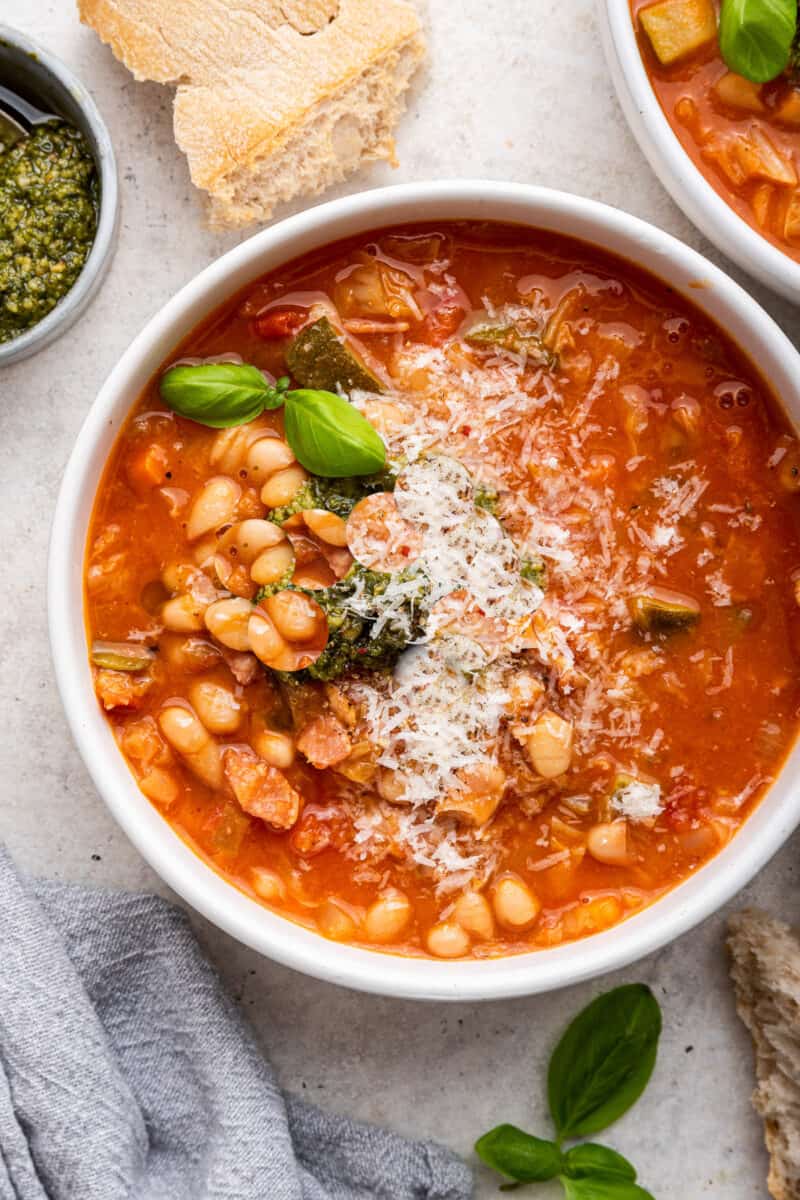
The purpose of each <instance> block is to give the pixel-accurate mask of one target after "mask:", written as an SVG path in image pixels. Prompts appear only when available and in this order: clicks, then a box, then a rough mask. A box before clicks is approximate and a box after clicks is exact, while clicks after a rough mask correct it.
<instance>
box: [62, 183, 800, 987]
mask: <svg viewBox="0 0 800 1200" xmlns="http://www.w3.org/2000/svg"><path fill="white" fill-rule="evenodd" d="M448 217H449V218H450V219H459V218H462V219H478V220H481V219H484V220H495V221H500V222H511V223H514V222H516V223H518V224H527V225H529V226H532V227H537V228H543V229H548V228H549V229H552V230H554V231H556V230H559V231H563V232H564V233H565V234H567V235H570V236H573V237H576V238H578V239H582V240H584V241H587V242H590V243H594V244H595V245H600V246H602V247H603V248H605V249H607V250H609V249H610V250H611V251H612V253H614V252H615V253H618V254H619V255H620V257H622V258H623V259H628V260H629V261H632V262H636V263H639V262H641V257H642V256H644V257H645V259H646V262H645V263H644V264H643V265H644V267H645V269H646V270H650V272H651V273H653V274H655V275H656V276H658V277H660V278H662V279H664V281H665V282H667V283H669V284H670V285H671V286H672V287H673V288H676V289H677V290H678V292H679V294H681V295H684V296H686V297H687V298H688V299H690V300H691V301H692V302H693V303H694V304H695V305H699V306H700V307H701V309H703V310H704V311H705V312H707V313H709V315H710V316H711V319H712V320H716V321H717V322H718V323H720V324H722V325H723V327H724V328H726V329H727V331H728V333H729V335H730V336H731V337H734V338H735V340H736V341H738V342H739V343H740V344H742V342H743V341H744V339H745V334H746V335H747V345H748V347H749V348H750V350H751V351H752V357H753V358H755V360H756V361H758V362H759V363H761V364H762V370H767V371H769V373H770V377H771V379H772V380H773V386H774V390H775V391H776V393H777V394H778V395H779V396H780V397H781V399H782V402H783V405H784V408H786V409H787V410H788V411H789V415H790V418H791V419H793V420H794V422H795V424H797V425H800V369H798V368H800V355H798V352H797V350H796V349H795V348H794V347H793V346H792V344H791V343H790V342H789V340H788V338H787V337H786V336H785V334H784V333H783V332H782V331H781V330H780V329H779V328H778V326H777V325H776V324H775V322H774V321H773V320H772V318H771V317H769V316H768V315H767V313H766V312H764V310H763V309H762V308H761V307H760V306H759V305H758V304H757V303H756V302H755V301H754V300H753V299H752V298H751V297H750V296H749V295H748V294H747V292H745V291H744V289H743V288H741V287H740V286H739V285H738V284H737V283H735V282H734V281H733V280H731V279H730V278H729V277H728V276H726V275H725V274H724V273H723V272H722V271H721V270H720V269H719V268H718V267H716V266H714V265H713V264H712V263H710V262H708V261H707V260H706V259H704V258H703V257H702V256H701V255H700V254H698V253H697V251H695V250H693V249H691V248H690V247H688V246H686V245H684V244H683V243H682V242H680V241H678V240H677V239H676V238H674V237H672V236H671V235H670V234H667V233H664V232H662V231H661V230H659V229H657V228H656V227H654V226H652V225H648V224H647V223H646V222H644V221H641V220H640V219H639V218H637V217H633V216H630V215H628V214H627V213H623V212H621V211H620V210H618V209H614V208H610V207H609V206H607V205H604V204H601V203H599V202H598V201H595V200H589V199H584V198H582V197H579V196H574V195H571V194H569V193H565V192H557V191H552V190H550V189H547V188H541V187H534V186H530V185H525V184H515V183H501V182H496V181H492V182H486V181H482V180H452V181H450V180H445V181H440V182H435V183H416V184H400V185H397V186H394V187H390V188H382V189H377V190H373V191H369V192H362V193H358V194H356V195H353V196H348V197H344V198H343V199H339V200H333V201H330V202H328V203H326V204H322V205H319V206H317V207H315V208H311V209H308V210H306V211H304V212H302V213H300V214H298V215H296V216H293V217H289V218H287V219H286V220H284V221H282V222H280V223H278V224H276V225H273V226H271V227H270V228H267V229H265V230H263V231H262V232H260V233H257V234H255V235H254V236H253V237H252V238H250V239H248V240H247V241H245V242H243V243H241V244H240V245H238V246H236V247H235V248H234V249H232V250H229V251H228V252H227V253H226V254H224V255H223V256H222V257H220V258H218V259H217V260H215V261H214V262H212V263H211V264H210V265H209V266H207V267H206V268H205V269H204V270H202V271H201V272H200V273H199V274H198V275H196V276H195V277H194V278H193V279H191V280H190V281H189V282H188V283H186V284H185V285H184V286H183V287H182V288H181V289H180V290H179V291H178V292H177V293H176V294H175V295H174V296H173V297H172V298H171V299H170V300H168V301H167V303H166V304H165V305H164V306H163V308H162V309H161V310H160V311H159V312H158V313H156V314H155V316H153V317H152V318H151V319H150V320H149V321H148V323H147V324H146V325H145V327H144V329H143V330H142V331H141V332H140V333H139V334H138V336H137V337H136V338H135V339H134V340H133V342H132V343H131V345H130V346H129V348H128V349H127V350H126V351H125V353H124V354H123V355H122V357H121V359H120V360H119V362H118V363H117V364H116V366H115V367H114V368H113V369H112V371H111V373H110V374H109V376H108V378H107V379H106V381H105V383H104V384H103V386H102V388H101V390H100V392H99V394H98V396H97V398H96V399H95V401H94V403H93V404H92V406H91V408H90V409H89V412H88V414H87V416H86V419H85V422H84V425H83V427H82V429H81V430H80V433H79V435H78V438H77V440H76V442H75V445H74V448H73V451H72V454H71V456H70V459H69V462H68V463H67V466H66V469H65V472H64V476H63V480H62V484H61V489H60V492H59V496H58V501H57V505H56V510H55V515H54V519H53V524H52V530H51V539H50V548H49V559H48V583H47V603H48V624H49V633H50V645H51V654H52V657H53V663H54V670H55V676H56V680H57V684H58V688H59V692H60V694H61V698H62V702H63V705H64V709H65V713H66V716H67V721H68V723H69V726H70V729H71V731H72V734H73V737H74V739H75V742H76V744H77V747H78V750H79V752H80V754H81V757H82V758H83V761H84V763H85V764H86V766H87V768H88V770H89V773H90V775H91V777H92V779H93V781H94V783H95V786H96V787H97V789H98V791H99V793H100V795H101V796H102V798H103V799H104V801H105V803H106V805H107V806H108V808H109V809H110V811H111V813H112V815H113V816H114V817H115V818H116V820H117V822H118V823H119V824H120V825H121V827H122V828H123V829H124V831H125V832H126V833H127V835H128V837H129V838H130V839H131V841H132V842H133V844H134V845H135V846H136V847H137V849H138V850H139V852H140V853H141V854H142V856H143V857H144V858H145V859H146V861H147V862H149V864H150V866H151V867H152V868H153V869H154V870H155V871H156V873H157V874H158V875H160V876H161V878H162V879H163V880H164V881H165V882H166V883H167V884H168V885H169V886H170V887H171V888H172V889H173V890H174V891H175V892H177V893H178V894H179V895H180V896H182V897H183V899H184V900H185V901H186V902H187V903H188V904H189V905H190V906H192V907H193V908H195V909H196V910H197V911H198V912H200V913H201V914H202V915H203V916H204V917H206V918H207V919H208V920H209V921H211V922H212V923H214V924H215V925H217V926H218V927H219V928H221V929H223V930H224V931H225V932H227V933H229V934H231V935H232V936H233V937H235V938H237V939H238V940H239V941H240V942H242V943H244V944H245V945H247V946H249V947H251V948H252V949H254V950H256V951H258V952H259V953H262V954H264V955H266V956H267V957H270V958H273V959H275V960H276V961H278V962H280V963H282V964H284V965H285V966H289V967H292V968H294V969H295V970H299V971H302V972H304V973H305V974H308V975H311V976H314V977H316V978H318V979H321V980H325V981H328V982H332V983H336V984H340V985H343V986H347V987H350V988H353V989H356V990H360V991H365V992H373V993H378V994H382V995H389V996H394V997H399V998H406V999H427V1000H455V1001H465V1000H484V999H501V998H506V997H512V996H522V995H531V994H534V993H537V992H544V991H548V990H551V989H554V988H558V987H564V986H567V985H569V984H574V983H577V982H580V981H583V980H586V979H589V978H593V977H595V976H598V975H602V974H605V973H607V972H609V971H613V970H617V969H619V968H621V967H624V966H626V965H628V964H629V963H631V962H633V961H635V960H636V959H639V958H641V957H643V956H644V955H646V954H649V953H651V952H652V951H654V950H657V949H659V948H660V947H662V946H664V945H665V944H666V943H667V942H669V941H671V940H673V939H674V938H675V937H677V936H679V935H680V934H682V933H684V932H686V931H687V930H688V929H690V928H691V927H692V926H693V925H695V924H697V923H698V922H699V921H701V920H703V919H704V918H705V917H707V916H709V915H710V914H711V913H712V912H714V911H715V910H716V909H717V908H719V907H720V906H721V905H722V904H723V903H725V902H726V901H727V900H728V899H730V897H731V896H732V895H733V894H734V893H735V892H736V891H737V890H738V889H739V888H741V887H743V886H744V884H745V883H747V882H748V881H749V880H750V879H751V878H752V877H753V875H754V874H755V873H756V872H757V871H758V870H759V869H760V868H761V867H762V866H763V865H764V863H766V862H767V861H768V859H769V858H770V857H771V856H772V855H773V854H774V853H775V851H776V850H777V849H778V848H779V847H780V846H781V845H782V844H783V842H784V841H785V840H786V839H787V838H788V836H789V835H790V833H791V832H792V830H793V829H794V828H795V826H796V825H797V824H798V822H799V821H800V788H795V789H793V788H792V779H793V778H794V777H797V776H798V773H800V746H798V745H797V744H796V745H795V749H794V750H793V751H792V753H791V754H790V756H789V760H788V761H787V763H786V764H785V765H784V767H783V769H782V771H781V772H780V774H779V776H778V779H777V780H776V782H775V783H774V784H773V786H772V787H771V789H770V791H769V793H768V794H767V796H765V798H764V799H763V800H762V801H761V803H760V805H759V806H758V808H757V809H756V810H755V811H754V812H753V813H752V814H751V816H750V817H749V818H748V820H747V822H746V827H747V830H748V836H747V838H746V839H744V838H742V837H734V838H733V839H732V841H731V842H730V843H729V845H728V846H727V847H725V848H724V849H723V850H722V851H720V853H719V854H718V855H717V856H716V857H715V858H714V859H712V860H711V862H710V863H709V864H707V865H706V866H705V867H703V868H701V869H700V870H699V871H698V872H696V873H695V874H694V875H692V876H690V877H689V879H687V880H686V881H684V882H683V883H682V884H679V885H678V886H677V887H675V888H673V889H672V890H671V891H670V892H669V893H667V895H665V896H664V897H663V898H661V899H660V900H658V901H656V902H655V903H654V904H652V905H650V906H649V907H648V908H647V909H645V910H643V911H642V912H640V913H637V914H635V915H633V916H630V917H628V918H627V919H626V920H625V921H623V922H622V923H621V924H619V925H617V926H615V927H613V928H612V929H611V930H608V931H606V932H604V933H599V934H595V935H593V936H592V937H590V938H588V939H585V940H583V941H580V942H574V943H569V944H567V945H565V946H558V947H552V948H549V949H545V950H538V951H534V952H531V953H524V954H519V955H512V956H506V957H501V958H497V959H487V960H483V961H480V962H476V961H472V960H470V961H465V960H460V961H454V962H440V961H436V960H430V959H423V958H413V957H405V956H399V955H392V954H386V953H381V952H376V951H374V950H367V949H360V948H357V947H353V946H348V945H345V944H342V943H335V942H331V941H328V940H326V939H325V938H324V937H322V936H321V935H319V934H316V933H312V932H311V931H310V930H307V929H305V928H303V927H302V926H299V925H297V924H295V923H293V922H291V921H289V920H288V919H287V918H284V917H281V916H278V915H277V914H275V913H272V912H271V911H270V910H268V909H266V908H264V907H263V906H262V905H260V904H258V903H257V902H256V901H254V900H252V899H251V898H250V897H248V896H246V895H245V894H244V893H243V892H240V891H238V890H237V889H236V888H235V887H234V886H233V885H231V884H230V883H228V882H226V881H225V880H224V879H223V878H222V876H220V875H218V874H217V873H216V871H215V870H214V869H213V868H212V867H211V866H210V865H208V864H207V863H206V862H205V861H204V860H202V859H201V858H200V857H199V856H198V855H197V854H196V853H195V852H194V851H193V850H192V849H190V847H189V846H188V845H187V844H186V843H185V842H184V841H183V840H182V839H181V838H180V836H179V835H178V834H177V833H175V831H174V830H173V829H172V827H171V826H170V825H169V824H168V822H167V821H166V819H165V818H163V817H162V816H161V814H160V813H159V812H158V811H157V810H156V809H155V807H154V806H153V805H152V804H151V803H150V801H148V800H147V799H146V797H145V796H144V795H143V794H142V793H141V792H140V791H139V789H138V787H137V786H136V784H135V782H134V779H133V775H132V773H131V772H130V769H129V768H128V766H127V763H126V762H125V760H124V759H123V757H122V754H121V752H120V751H119V748H118V747H117V745H116V742H115V740H114V737H113V734H112V732H111V729H110V726H109V724H108V722H107V721H106V720H105V718H104V716H103V715H102V714H101V712H100V708H99V706H98V704H97V702H96V699H95V695H94V691H93V689H92V686H91V676H90V671H89V664H88V654H87V645H86V640H87V639H86V629H85V625H84V615H83V558H84V551H85V543H86V534H87V527H88V521H89V519H90V514H91V508H92V503H93V500H94V496H95V494H96V488H97V486H98V483H99V479H100V476H101V474H102V470H103V467H104V465H105V462H106V458H107V454H108V450H109V448H110V446H111V445H112V444H113V441H114V439H115V438H116V435H117V432H118V430H119V428H120V426H121V424H122V422H123V420H124V418H125V417H126V416H127V413H128V412H129V410H130V408H131V406H132V404H133V403H134V402H135V400H136V398H137V396H138V394H139V392H140V391H141V388H142V387H143V386H144V382H145V381H146V380H147V379H148V378H149V377H150V376H151V374H152V371H153V370H154V369H155V368H156V367H157V365H158V364H159V363H160V362H161V361H162V360H163V358H164V357H165V356H166V355H167V354H168V353H169V350H170V348H171V347H173V346H174V345H176V344H177V342H178V340H179V338H180V336H181V333H185V332H187V331H188V330H189V329H190V328H191V327H192V326H193V325H195V324H196V323H197V321H198V320H199V319H200V318H201V317H202V316H203V315H204V314H205V313H207V312H208V311H209V310H210V309H211V308H213V307H215V306H216V305H217V304H219V303H221V302H222V299H223V298H224V297H226V296H229V295H233V294H234V293H235V292H236V291H238V290H239V289H240V287H241V286H245V285H246V283H247V281H248V280H253V279H255V278H257V277H258V275H259V274H261V273H263V272H264V271H266V270H269V269H272V268H273V267H277V266H279V265H280V264H281V263H282V262H287V261H290V260H291V259H292V258H294V257H295V256H296V255H297V254H299V253H302V252H303V251H304V249H313V248H314V247H317V246H323V245H326V244H329V243H331V242H334V241H336V240H338V239H339V238H341V237H346V236H349V235H350V234H352V233H356V232H358V231H362V232H366V231H368V230H370V229H376V228H380V227H382V226H387V225H392V224H400V223H402V222H404V221H415V220H426V221H427V220H430V221H431V222H432V223H435V221H436V220H437V219H440V220H444V219H447V218H448ZM618 246H624V247H625V250H619V249H617V247H618ZM716 314H721V315H716ZM723 318H724V319H723Z"/></svg>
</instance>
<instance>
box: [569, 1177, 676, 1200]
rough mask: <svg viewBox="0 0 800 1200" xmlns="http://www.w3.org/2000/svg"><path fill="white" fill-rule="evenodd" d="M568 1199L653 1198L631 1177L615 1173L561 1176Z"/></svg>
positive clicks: (622, 1199)
mask: <svg viewBox="0 0 800 1200" xmlns="http://www.w3.org/2000/svg"><path fill="white" fill-rule="evenodd" d="M561 1182H562V1184H563V1185H564V1195H565V1196H566V1200H653V1197H652V1195H651V1194H650V1192H646V1191H645V1190H644V1188H641V1187H639V1185H638V1184H636V1183H632V1182H631V1180H630V1179H620V1178H619V1176H614V1175H587V1176H585V1177H582V1178H580V1179H569V1178H568V1177H567V1176H565V1175H562V1176H561Z"/></svg>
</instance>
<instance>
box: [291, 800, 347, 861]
mask: <svg viewBox="0 0 800 1200" xmlns="http://www.w3.org/2000/svg"><path fill="white" fill-rule="evenodd" d="M349 832H350V829H349V822H348V821H347V820H346V818H345V816H344V814H343V813H342V812H341V811H340V810H339V809H336V808H307V809H306V811H305V812H304V813H303V815H302V817H301V818H300V820H299V821H298V822H297V825H296V826H295V828H294V831H293V832H292V836H291V839H290V840H291V843H292V849H293V850H294V851H295V853H296V854H299V855H301V856H302V857H303V858H313V857H314V855H315V854H321V853H322V851H323V850H328V849H330V848H333V849H334V850H338V849H340V848H341V847H342V846H344V845H345V844H346V842H347V837H348V834H349Z"/></svg>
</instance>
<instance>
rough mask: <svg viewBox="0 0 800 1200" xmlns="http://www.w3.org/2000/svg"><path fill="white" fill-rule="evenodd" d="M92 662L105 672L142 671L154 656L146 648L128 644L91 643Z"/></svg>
mask: <svg viewBox="0 0 800 1200" xmlns="http://www.w3.org/2000/svg"><path fill="white" fill-rule="evenodd" d="M91 658H92V662H93V663H94V665H95V666H96V667H104V668H105V669H106V670H107V671H144V669H145V667H149V666H150V664H151V663H152V661H153V659H154V658H155V655H154V654H153V651H152V650H148V648H147V647H146V646H138V645H134V644H132V643H130V642H93V643H92V655H91Z"/></svg>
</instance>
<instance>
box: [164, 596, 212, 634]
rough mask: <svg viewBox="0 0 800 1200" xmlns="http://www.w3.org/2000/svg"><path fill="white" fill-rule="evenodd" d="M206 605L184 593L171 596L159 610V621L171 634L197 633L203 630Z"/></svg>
mask: <svg viewBox="0 0 800 1200" xmlns="http://www.w3.org/2000/svg"><path fill="white" fill-rule="evenodd" d="M207 608H208V605H207V604H204V603H202V602H199V601H197V600H195V599H194V597H193V596H190V595H189V594H188V592H187V593H185V594H184V595H183V596H173V597H172V599H171V600H167V601H166V603H165V604H164V605H162V608H161V620H162V621H163V623H164V626H165V627H166V628H167V629H169V630H170V631H171V632H172V633H197V632H198V631H199V630H201V629H202V628H203V616H204V614H205V611H206V609H207Z"/></svg>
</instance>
